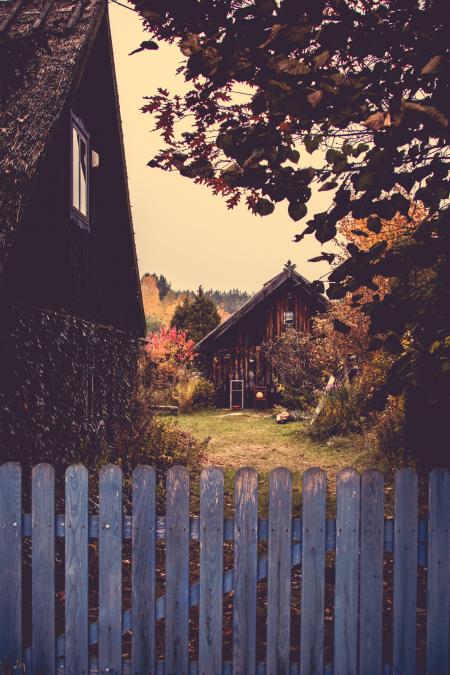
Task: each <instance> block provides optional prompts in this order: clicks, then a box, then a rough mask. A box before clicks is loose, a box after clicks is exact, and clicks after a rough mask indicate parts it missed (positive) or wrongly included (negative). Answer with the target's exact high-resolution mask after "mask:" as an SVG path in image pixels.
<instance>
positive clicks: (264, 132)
mask: <svg viewBox="0 0 450 675" xmlns="http://www.w3.org/2000/svg"><path fill="white" fill-rule="evenodd" d="M135 4H136V7H137V9H138V10H139V11H140V12H141V15H142V17H143V20H144V22H145V24H146V26H147V27H148V29H149V30H150V31H151V32H152V33H153V35H154V36H155V37H156V38H159V39H161V40H165V41H168V42H173V41H178V44H179V47H180V49H181V52H182V54H183V55H184V56H185V57H186V59H185V61H184V63H183V64H182V65H181V67H180V71H181V72H182V73H183V74H184V76H185V78H186V80H188V81H192V82H193V86H192V88H191V89H190V91H188V92H187V93H186V95H185V96H184V97H181V98H180V97H179V96H171V95H170V92H168V91H167V90H166V89H163V88H161V89H159V90H158V93H157V94H156V95H154V96H151V97H150V98H149V101H148V103H147V105H146V106H145V108H144V110H145V111H148V112H150V113H153V114H154V115H155V116H156V127H157V128H158V129H160V130H161V132H162V135H163V138H164V140H165V142H166V147H165V148H164V149H163V150H161V152H159V153H158V154H157V156H156V157H155V158H154V159H153V160H152V161H151V162H150V165H151V166H155V167H161V168H163V169H165V170H177V171H179V172H180V173H181V174H182V175H183V176H186V177H188V178H191V179H193V180H194V181H195V182H200V183H205V184H207V185H209V186H210V187H211V188H212V190H213V191H214V192H215V193H217V194H222V195H224V196H225V198H226V199H227V201H228V205H229V207H233V206H234V205H236V204H237V203H238V202H239V200H240V199H242V197H245V198H246V202H247V205H248V207H249V208H250V209H252V211H253V212H254V213H256V214H259V215H260V216H266V215H269V214H271V213H272V212H273V211H274V209H275V207H276V205H277V204H279V203H281V202H287V203H288V212H289V215H290V217H291V218H292V219H293V220H294V221H301V220H302V219H304V218H306V216H307V211H308V203H309V200H310V198H311V195H312V194H313V192H314V191H316V190H320V191H330V202H329V204H330V205H329V208H328V209H327V210H326V211H324V212H322V213H316V214H314V215H312V217H310V218H309V219H308V220H307V221H306V224H305V226H304V227H303V228H302V230H301V231H300V232H299V234H298V235H296V237H295V240H296V241H301V240H302V239H303V238H304V237H305V236H306V235H311V234H313V235H314V236H315V237H316V238H317V239H318V240H319V241H320V242H321V243H326V242H328V241H330V240H332V239H333V238H334V237H335V235H336V232H337V224H338V222H339V221H340V220H341V219H342V218H345V217H347V216H352V217H353V218H357V219H364V220H365V223H366V225H363V226H362V227H361V228H360V231H361V234H360V235H359V236H360V237H361V240H363V239H364V237H365V235H366V234H367V233H368V232H371V231H372V232H374V231H375V232H383V227H384V223H385V222H386V221H388V220H391V219H392V218H393V217H394V216H396V215H397V214H401V215H403V216H405V217H406V218H407V219H412V210H413V209H412V207H411V203H412V202H421V203H422V204H423V205H424V207H425V209H426V217H425V218H424V219H423V221H422V222H421V223H420V224H418V225H417V227H415V228H412V231H411V233H410V235H409V238H408V239H407V241H406V242H405V243H404V245H403V246H401V247H390V246H388V242H387V241H386V240H385V239H384V238H381V240H380V241H378V242H377V243H376V244H374V245H373V246H372V247H371V248H369V249H368V250H365V249H364V247H363V246H360V245H358V243H355V242H350V243H349V245H348V247H347V255H346V258H345V259H344V260H340V261H339V262H338V263H337V264H336V261H335V263H334V267H333V269H332V271H331V273H330V275H329V282H330V285H329V287H328V289H327V293H328V295H329V297H330V298H332V299H333V298H336V299H338V298H342V297H344V296H345V295H346V294H347V293H348V292H351V293H353V294H355V303H362V305H363V309H364V312H365V313H366V314H367V316H368V317H369V319H370V332H371V334H372V335H373V336H374V338H377V340H378V341H377V342H376V341H374V343H373V344H374V345H375V344H376V345H378V347H380V348H384V349H386V350H388V351H390V352H393V353H394V355H395V356H396V357H397V358H396V361H395V363H394V364H393V367H392V370H391V374H390V377H389V380H388V383H387V387H386V391H385V392H384V393H385V394H386V393H388V392H389V391H390V392H395V391H402V390H405V391H409V393H410V394H411V396H412V397H413V398H417V397H418V399H419V400H422V401H423V404H424V416H426V415H427V412H430V411H431V409H432V408H433V406H434V404H435V402H436V400H438V401H439V406H438V407H439V409H440V410H442V409H444V408H445V406H448V404H449V403H450V338H449V334H450V310H449V304H450V303H449V302H448V300H449V292H450V291H449V279H450V210H449V205H448V201H447V198H448V194H449V180H448V171H449V154H448V139H449V133H450V132H449V129H450V127H449V117H450V86H449V72H450V58H449V45H448V34H449V32H450V31H449V16H450V13H449V12H448V3H447V0H422V1H420V2H419V0H416V1H413V0H376V1H374V2H370V3H369V2H367V1H366V0H279V1H276V0H202V1H201V2H200V1H198V0H185V1H184V2H182V3H180V2H178V0H164V1H163V0H139V2H136V3H135ZM186 120H189V121H190V122H191V128H190V130H189V131H186ZM181 121H183V125H182V133H178V130H177V129H178V128H177V122H181ZM180 131H181V130H180ZM305 152H306V154H305ZM313 153H316V154H317V158H318V160H319V162H318V164H320V166H319V168H312V167H311V166H308V163H309V162H308V159H307V158H308V154H313ZM318 259H326V260H328V261H330V262H332V261H333V254H331V253H328V252H326V251H324V252H323V254H322V255H321V256H318ZM420 270H428V271H430V275H431V276H430V278H432V279H433V280H434V281H433V284H434V286H433V289H434V290H432V292H431V296H432V297H429V298H427V299H426V301H425V305H424V306H423V308H422V310H421V311H420V312H419V314H416V313H415V308H414V306H413V305H412V304H411V302H407V301H406V300H407V297H406V296H405V294H404V293H402V283H400V282H401V280H402V279H403V278H404V275H405V273H406V272H408V273H409V272H412V273H413V272H414V271H416V272H420ZM383 276H384V277H386V278H389V279H392V280H394V281H395V279H396V278H397V279H398V280H399V283H398V284H395V283H393V284H392V287H391V291H390V293H388V294H385V295H382V294H379V295H378V294H377V292H376V291H377V289H378V282H377V280H378V279H379V278H380V277H383ZM318 288H319V289H320V288H323V286H322V284H321V282H320V283H318ZM361 288H362V289H364V288H368V289H371V290H373V291H374V294H373V297H372V299H371V301H370V302H364V294H361V293H360V292H359V289H361ZM421 297H423V294H422V296H421ZM361 298H362V299H361ZM338 328H341V329H342V328H343V326H342V325H340V324H338ZM344 330H345V328H344ZM406 335H407V336H409V339H410V341H411V343H412V344H413V345H414V348H413V349H406V348H405V339H404V338H405V336H406ZM420 364H422V365H420ZM381 398H382V397H380V400H381ZM441 417H442V416H441ZM429 431H430V433H434V434H435V436H434V438H433V439H431V438H430V439H429V441H430V443H432V442H437V434H438V433H440V432H442V429H439V430H438V429H437V428H436V427H433V428H432V429H431V428H430V429H429Z"/></svg>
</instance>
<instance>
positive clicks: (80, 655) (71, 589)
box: [64, 464, 89, 675]
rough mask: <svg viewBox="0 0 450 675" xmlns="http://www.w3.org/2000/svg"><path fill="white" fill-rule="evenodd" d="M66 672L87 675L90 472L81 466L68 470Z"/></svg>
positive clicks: (66, 518)
mask: <svg viewBox="0 0 450 675" xmlns="http://www.w3.org/2000/svg"><path fill="white" fill-rule="evenodd" d="M64 529H65V565H66V570H65V583H66V591H65V602H66V606H65V615H66V630H65V641H64V644H65V655H64V656H65V673H67V675H87V673H88V672H89V654H88V630H89V624H88V472H87V469H86V468H85V467H84V466H82V465H81V464H75V465H73V466H69V468H68V469H67V471H66V513H65V528H64Z"/></svg>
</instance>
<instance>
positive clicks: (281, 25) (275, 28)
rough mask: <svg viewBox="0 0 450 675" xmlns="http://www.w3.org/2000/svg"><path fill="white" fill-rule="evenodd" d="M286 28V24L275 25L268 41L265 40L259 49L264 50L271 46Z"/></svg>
mask: <svg viewBox="0 0 450 675" xmlns="http://www.w3.org/2000/svg"><path fill="white" fill-rule="evenodd" d="M285 26H286V24H281V23H274V24H273V26H272V28H271V31H270V33H269V36H268V38H267V40H264V42H263V43H262V44H260V45H259V48H260V49H263V48H264V47H267V46H268V45H270V43H271V42H272V41H273V40H274V39H275V38H276V37H277V35H278V33H279V32H280V30H282V29H283V28H285Z"/></svg>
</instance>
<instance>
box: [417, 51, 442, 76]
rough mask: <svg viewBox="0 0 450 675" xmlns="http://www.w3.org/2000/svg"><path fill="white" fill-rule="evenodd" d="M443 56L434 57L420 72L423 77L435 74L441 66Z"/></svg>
mask: <svg viewBox="0 0 450 675" xmlns="http://www.w3.org/2000/svg"><path fill="white" fill-rule="evenodd" d="M441 61H442V56H440V55H439V56H433V57H432V58H431V59H430V60H429V61H428V62H427V63H426V64H425V65H424V67H423V68H422V70H421V71H420V73H421V75H431V74H432V73H435V72H436V71H437V70H438V68H439V66H440V65H441Z"/></svg>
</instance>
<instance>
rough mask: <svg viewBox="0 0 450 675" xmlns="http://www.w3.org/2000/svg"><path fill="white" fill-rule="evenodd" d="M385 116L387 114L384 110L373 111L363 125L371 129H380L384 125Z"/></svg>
mask: <svg viewBox="0 0 450 675" xmlns="http://www.w3.org/2000/svg"><path fill="white" fill-rule="evenodd" d="M385 117H386V115H385V113H384V112H381V111H379V112H376V113H373V114H372V115H369V117H368V118H367V119H366V120H364V122H363V125H364V126H365V127H366V128H367V129H370V130H371V131H380V129H382V128H383V127H384V121H385Z"/></svg>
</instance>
